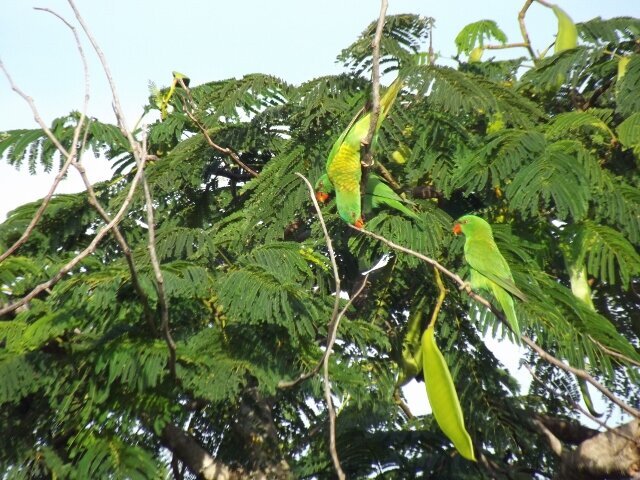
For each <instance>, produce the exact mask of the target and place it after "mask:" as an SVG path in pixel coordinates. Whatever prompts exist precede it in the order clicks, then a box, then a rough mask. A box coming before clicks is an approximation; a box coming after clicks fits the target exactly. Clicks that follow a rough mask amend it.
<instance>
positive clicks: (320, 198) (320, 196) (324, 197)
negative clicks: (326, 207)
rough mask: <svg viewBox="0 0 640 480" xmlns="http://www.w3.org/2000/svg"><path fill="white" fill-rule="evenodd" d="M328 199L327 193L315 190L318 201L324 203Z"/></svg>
mask: <svg viewBox="0 0 640 480" xmlns="http://www.w3.org/2000/svg"><path fill="white" fill-rule="evenodd" d="M328 199H329V195H328V194H327V193H324V192H316V200H318V202H320V203H324V202H326V201H327V200H328Z"/></svg>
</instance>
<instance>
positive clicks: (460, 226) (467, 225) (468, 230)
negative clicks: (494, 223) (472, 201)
mask: <svg viewBox="0 0 640 480" xmlns="http://www.w3.org/2000/svg"><path fill="white" fill-rule="evenodd" d="M453 233H454V234H455V235H460V234H461V233H463V234H464V235H473V234H475V233H488V234H489V235H491V226H490V225H489V224H488V223H487V222H486V221H485V220H484V219H482V218H480V217H477V216H475V215H464V216H462V217H460V218H459V219H458V220H456V222H455V223H454V225H453Z"/></svg>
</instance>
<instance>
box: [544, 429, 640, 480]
mask: <svg viewBox="0 0 640 480" xmlns="http://www.w3.org/2000/svg"><path fill="white" fill-rule="evenodd" d="M639 473H640V420H637V419H636V420H633V421H631V422H629V423H626V424H624V425H621V426H619V427H617V428H613V429H611V430H607V431H606V432H602V433H600V434H598V435H595V436H594V437H592V438H590V439H588V440H585V441H584V442H582V443H581V444H580V445H579V446H578V447H577V448H575V449H574V450H568V449H565V451H564V454H563V455H562V457H561V463H560V470H559V472H558V474H557V476H556V478H558V479H566V480H573V479H576V480H577V479H585V478H587V479H605V478H628V477H631V478H638V475H639Z"/></svg>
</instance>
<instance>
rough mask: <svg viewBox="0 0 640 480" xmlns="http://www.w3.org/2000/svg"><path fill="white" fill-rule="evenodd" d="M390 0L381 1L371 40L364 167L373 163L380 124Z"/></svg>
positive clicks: (363, 148)
mask: <svg viewBox="0 0 640 480" xmlns="http://www.w3.org/2000/svg"><path fill="white" fill-rule="evenodd" d="M388 4H389V2H388V1H387V0H381V1H380V16H379V17H378V24H377V25H376V33H375V35H374V37H373V42H371V48H372V51H373V54H372V64H371V87H372V88H371V105H372V106H371V117H370V118H371V121H370V123H369V131H368V132H367V136H366V137H365V138H364V140H362V150H363V154H362V156H361V163H362V166H364V167H371V166H372V165H373V158H372V155H371V143H372V141H373V135H374V134H375V132H376V128H377V126H378V118H379V117H380V41H381V40H382V29H383V27H384V21H385V16H386V14H387V6H388Z"/></svg>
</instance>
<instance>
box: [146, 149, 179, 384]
mask: <svg viewBox="0 0 640 480" xmlns="http://www.w3.org/2000/svg"><path fill="white" fill-rule="evenodd" d="M146 152H147V145H146V137H145V138H144V140H143V142H142V157H143V158H145V156H146ZM142 188H143V190H144V199H145V205H146V209H147V228H148V230H147V234H148V242H147V248H148V249H149V258H150V259H151V266H152V267H153V273H154V275H155V277H156V288H157V290H158V302H159V303H160V318H161V323H160V329H161V331H162V334H163V336H164V339H165V342H166V343H167V347H168V348H169V371H170V372H171V375H172V376H173V378H174V379H175V378H176V343H175V342H174V341H173V337H172V336H171V331H170V330H169V302H168V300H167V293H166V290H165V289H164V277H163V275H162V270H161V269H160V262H159V261H158V255H157V252H156V233H155V232H156V227H155V219H154V212H153V198H152V197H151V189H150V188H149V184H148V183H147V178H146V177H145V175H144V173H143V174H142Z"/></svg>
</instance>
